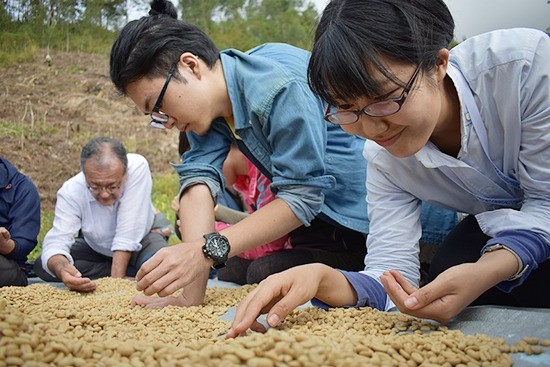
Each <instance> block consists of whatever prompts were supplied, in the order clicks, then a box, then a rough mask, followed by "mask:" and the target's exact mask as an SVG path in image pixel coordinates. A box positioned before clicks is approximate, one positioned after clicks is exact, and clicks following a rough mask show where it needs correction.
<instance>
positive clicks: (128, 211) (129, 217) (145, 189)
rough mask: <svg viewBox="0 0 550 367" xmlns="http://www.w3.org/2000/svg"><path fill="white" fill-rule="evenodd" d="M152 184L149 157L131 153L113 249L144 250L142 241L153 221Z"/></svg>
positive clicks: (118, 212)
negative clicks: (147, 158)
mask: <svg viewBox="0 0 550 367" xmlns="http://www.w3.org/2000/svg"><path fill="white" fill-rule="evenodd" d="M152 187H153V180H152V178H151V171H150V170H149V164H148V163H147V160H146V159H145V158H144V157H142V156H140V155H138V154H128V177H127V179H126V183H125V185H124V193H123V195H122V197H121V198H120V206H119V207H118V211H117V226H116V233H115V237H114V238H113V245H112V247H111V250H112V251H132V252H134V251H140V250H141V243H140V242H141V240H142V239H143V237H145V235H146V234H147V233H149V232H150V231H151V226H152V225H153V219H154V209H153V203H152V201H151V191H152Z"/></svg>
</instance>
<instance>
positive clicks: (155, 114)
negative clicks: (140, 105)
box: [149, 62, 178, 129]
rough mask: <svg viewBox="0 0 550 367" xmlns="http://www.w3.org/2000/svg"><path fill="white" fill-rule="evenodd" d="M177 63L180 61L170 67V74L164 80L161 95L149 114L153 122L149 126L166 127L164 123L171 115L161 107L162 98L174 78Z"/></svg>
mask: <svg viewBox="0 0 550 367" xmlns="http://www.w3.org/2000/svg"><path fill="white" fill-rule="evenodd" d="M177 64H178V63H177V62H176V63H175V64H174V65H172V67H171V68H170V71H169V72H168V76H167V77H166V81H165V82H164V86H163V87H162V89H161V91H160V94H159V97H158V98H157V101H156V102H155V106H154V107H153V110H152V111H151V113H150V114H149V115H150V116H151V122H149V126H151V127H154V128H156V129H164V124H165V123H167V122H168V118H169V116H168V115H167V114H165V113H164V112H162V111H161V110H160V108H161V107H162V99H163V98H164V93H165V92H166V88H168V83H170V79H172V75H174V71H175V70H176V65H177Z"/></svg>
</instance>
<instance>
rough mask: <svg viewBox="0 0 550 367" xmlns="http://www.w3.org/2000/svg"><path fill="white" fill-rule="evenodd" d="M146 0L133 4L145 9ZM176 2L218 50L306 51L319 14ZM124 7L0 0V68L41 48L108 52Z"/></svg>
mask: <svg viewBox="0 0 550 367" xmlns="http://www.w3.org/2000/svg"><path fill="white" fill-rule="evenodd" d="M149 1H150V0H133V1H132V3H133V6H134V7H136V8H141V9H144V8H147V7H148V6H147V4H148V3H149ZM173 3H174V4H178V2H176V1H173ZM130 6H132V5H130ZM178 6H179V8H180V9H182V14H184V16H183V19H184V20H185V21H187V22H190V23H194V24H197V25H198V26H200V27H201V28H202V29H203V30H204V31H205V32H206V33H207V34H208V35H209V36H210V37H212V39H213V40H214V42H215V43H216V45H217V46H218V47H219V48H220V49H225V48H230V47H232V48H237V49H240V50H247V49H250V48H252V47H254V46H257V45H259V44H262V43H265V42H286V43H289V44H292V45H295V46H298V47H302V48H305V49H309V48H310V44H311V39H312V35H313V30H314V29H315V26H316V25H317V21H318V16H319V15H318V14H317V11H316V10H315V8H314V6H313V5H312V4H311V3H308V2H307V1H302V0H261V1H260V0H201V1H196V0H180V1H179V4H178ZM129 11H130V9H129V6H128V5H127V1H126V0H87V1H53V0H45V1H20V0H6V1H3V2H2V7H1V8H0V24H2V27H1V29H0V47H1V49H2V52H1V53H0V66H2V67H7V66H11V65H16V64H18V63H21V62H26V61H31V60H34V58H35V57H36V54H37V51H38V50H39V49H46V48H49V49H50V50H58V51H67V52H85V53H97V54H109V52H110V50H111V46H112V44H113V42H114V40H115V38H116V35H117V34H118V31H119V29H120V28H121V27H122V26H124V24H125V23H126V19H127V16H128V14H129ZM266 20H269V21H268V22H266Z"/></svg>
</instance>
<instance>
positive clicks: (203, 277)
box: [110, 0, 456, 306]
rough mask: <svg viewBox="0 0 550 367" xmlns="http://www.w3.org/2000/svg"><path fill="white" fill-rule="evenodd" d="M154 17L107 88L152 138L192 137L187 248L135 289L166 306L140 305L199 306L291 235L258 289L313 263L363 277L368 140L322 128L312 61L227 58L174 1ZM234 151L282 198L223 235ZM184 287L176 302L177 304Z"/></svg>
mask: <svg viewBox="0 0 550 367" xmlns="http://www.w3.org/2000/svg"><path fill="white" fill-rule="evenodd" d="M149 14H150V15H149V16H145V17H143V18H141V19H139V20H135V21H132V22H130V23H128V24H127V25H126V26H125V27H124V28H123V30H122V31H121V33H120V35H119V36H118V38H117V40H116V41H115V43H114V45H113V47H112V50H111V60H110V73H111V80H112V81H113V83H114V85H115V87H116V88H117V89H118V90H119V91H120V92H121V93H123V94H125V95H127V96H128V97H130V98H131V99H132V100H133V102H134V103H135V104H136V106H137V107H138V108H139V109H140V110H141V111H143V112H144V113H145V114H147V115H149V116H150V117H151V122H150V124H151V125H152V126H153V127H161V128H172V127H176V128H177V129H178V130H180V131H185V132H186V133H187V136H188V139H189V142H190V144H191V149H190V150H189V151H188V152H186V153H185V154H183V156H182V163H181V164H180V165H177V166H176V167H175V168H176V170H177V172H178V174H179V180H180V206H179V208H180V209H179V217H180V230H181V233H182V235H183V238H182V240H183V243H182V244H178V245H174V246H170V247H168V248H166V249H162V250H161V251H159V252H158V253H157V254H155V256H153V257H152V258H151V259H150V260H149V261H147V262H146V263H145V264H143V265H142V266H141V268H140V270H139V271H138V273H137V274H136V280H137V289H138V290H142V291H143V292H144V294H145V295H146V296H152V295H154V294H155V293H156V294H158V295H159V296H161V297H164V298H163V299H162V300H160V301H159V300H158V299H157V297H152V298H151V299H149V300H144V301H143V302H142V304H141V305H142V306H147V305H148V304H149V303H154V304H155V305H157V306H163V305H169V304H171V305H181V306H188V305H196V304H200V303H202V302H203V299H204V293H205V289H206V285H207V276H208V273H209V269H210V267H212V266H214V267H216V268H219V267H223V266H224V264H225V262H226V260H227V258H228V257H233V256H235V255H237V254H240V253H242V252H244V251H246V250H249V249H252V248H256V247H258V246H260V245H262V244H264V243H267V242H270V241H273V240H276V239H278V238H280V237H281V236H283V235H287V234H289V235H290V242H291V245H292V248H291V249H288V250H283V251H278V252H277V253H274V254H271V255H269V256H265V257H262V258H261V259H258V260H259V261H260V262H261V264H262V266H261V267H258V268H259V269H261V270H263V273H264V274H263V276H262V277H260V278H261V279H263V278H265V277H267V276H269V275H270V274H273V273H277V272H280V271H283V270H285V269H288V268H291V267H294V266H297V265H302V264H308V263H323V264H325V265H326V266H328V267H331V268H332V267H334V268H340V269H345V270H350V271H358V270H360V269H362V268H363V267H364V263H363V259H364V256H365V253H366V246H365V235H366V234H367V233H368V231H369V227H368V218H367V207H366V202H365V195H366V188H365V180H366V162H365V160H364V158H363V157H362V148H363V145H364V143H365V140H364V139H363V138H360V137H356V136H352V135H349V134H347V133H346V132H345V131H343V130H342V128H341V127H340V126H337V125H334V124H331V125H329V124H326V123H325V122H324V121H323V112H324V110H325V107H326V105H325V104H324V103H323V102H322V101H321V99H320V98H319V97H317V96H315V95H314V94H313V92H312V91H311V89H310V88H309V86H308V83H307V63H308V60H309V57H310V54H309V52H307V51H304V50H301V49H298V48H296V47H293V46H290V45H286V44H276V43H273V44H264V45H261V46H258V47H256V48H254V49H252V50H249V51H248V52H241V51H238V50H235V49H229V50H225V51H223V52H220V51H219V50H218V48H217V47H216V46H215V45H214V43H213V42H212V40H211V39H210V38H209V37H208V36H207V35H206V34H205V33H204V32H202V31H201V30H200V29H199V28H198V27H196V26H195V25H192V24H188V23H185V22H182V21H179V20H177V19H176V17H177V13H176V11H175V8H174V7H173V5H172V4H171V3H170V2H168V1H165V0H155V1H153V2H152V3H151V11H150V12H149ZM233 143H234V144H236V145H237V146H238V148H239V149H240V150H241V152H242V153H243V154H244V155H245V156H246V157H247V158H248V159H249V160H250V161H251V162H252V163H253V164H254V165H255V166H256V167H257V168H258V169H259V170H260V171H261V172H262V173H263V174H264V175H265V176H266V177H267V178H269V179H270V181H271V188H272V190H274V191H275V192H276V198H275V199H274V200H273V201H272V202H270V203H269V204H267V205H265V206H263V207H261V208H260V209H259V210H257V211H255V212H254V213H253V214H251V215H250V216H248V217H247V218H246V219H244V220H242V221H240V222H239V223H237V224H235V225H232V226H231V227H228V228H226V229H223V230H221V231H220V232H215V231H214V206H215V203H216V200H217V198H218V195H219V193H220V190H221V188H223V187H225V179H224V177H223V173H222V164H223V162H224V160H225V158H226V157H227V154H228V152H229V150H230V147H231V144H233ZM432 209H433V210H432V211H431V214H432V216H433V217H434V218H436V219H438V220H439V219H440V218H439V216H441V215H443V216H444V218H445V219H444V220H443V222H444V224H447V223H448V222H451V223H452V224H454V223H455V221H456V215H455V213H454V212H450V211H446V210H443V209H435V208H432ZM428 221H429V218H428ZM447 229H448V228H446V226H445V225H443V226H439V227H434V230H435V231H436V232H438V233H444V232H445V231H446V230H447ZM304 274H307V273H304ZM261 279H260V280H261ZM181 288H184V293H183V294H182V295H181V296H180V297H172V296H170V295H171V294H172V293H174V292H175V291H177V290H179V289H181Z"/></svg>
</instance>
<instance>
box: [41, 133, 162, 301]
mask: <svg viewBox="0 0 550 367" xmlns="http://www.w3.org/2000/svg"><path fill="white" fill-rule="evenodd" d="M80 165H81V167H82V172H80V173H78V174H77V175H76V176H74V177H72V178H71V179H69V180H67V181H66V182H65V183H64V184H63V186H62V187H61V189H60V190H59V191H58V192H57V203H56V207H55V218H54V222H53V227H52V229H51V230H50V231H49V232H48V233H47V234H46V237H45V238H44V243H43V245H42V254H41V256H40V257H39V258H38V259H37V260H36V262H35V272H36V274H37V275H38V276H39V277H40V278H42V279H43V280H46V281H62V282H63V283H64V284H65V285H66V286H67V287H68V288H69V289H72V290H77V291H83V292H89V291H93V290H94V289H95V287H96V285H95V283H94V282H93V281H92V279H96V278H101V277H108V276H111V277H113V278H123V277H126V276H133V275H135V272H136V271H137V269H139V267H140V266H141V264H143V263H144V262H145V261H146V260H147V259H149V258H150V257H151V256H153V255H154V254H155V253H156V252H157V251H158V250H160V249H161V248H163V247H165V246H166V245H167V236H168V235H169V233H168V234H165V233H160V232H159V231H158V230H157V229H158V228H167V227H169V226H170V224H169V222H168V220H167V219H166V217H164V215H162V214H161V213H155V209H154V207H153V203H152V201H151V189H152V178H151V172H150V170H149V164H148V163H147V160H146V159H145V158H144V157H143V156H141V155H139V154H127V152H126V149H125V148H124V146H123V144H122V143H121V142H119V141H118V140H115V139H111V138H95V139H92V140H91V141H89V142H88V143H87V144H86V145H85V146H84V147H83V149H82V153H81V156H80ZM75 235H77V236H76V237H75Z"/></svg>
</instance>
